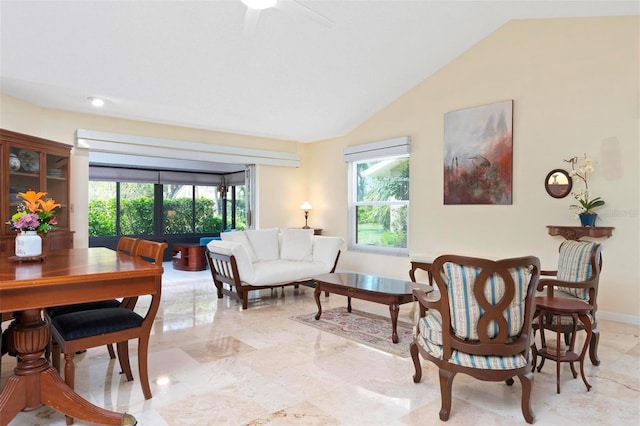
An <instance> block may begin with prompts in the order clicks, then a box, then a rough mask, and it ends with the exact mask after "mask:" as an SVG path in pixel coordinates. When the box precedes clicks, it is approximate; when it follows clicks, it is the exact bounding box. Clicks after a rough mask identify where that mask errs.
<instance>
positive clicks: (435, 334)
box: [418, 309, 442, 345]
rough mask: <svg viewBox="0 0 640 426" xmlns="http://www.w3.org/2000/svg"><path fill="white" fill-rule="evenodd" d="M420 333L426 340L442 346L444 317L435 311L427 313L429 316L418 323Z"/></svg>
mask: <svg viewBox="0 0 640 426" xmlns="http://www.w3.org/2000/svg"><path fill="white" fill-rule="evenodd" d="M418 332H419V333H420V336H422V337H423V338H424V339H425V340H428V341H429V342H431V343H434V344H436V345H442V316H440V312H438V311H436V310H435V309H431V310H428V311H427V314H426V315H425V316H424V317H423V318H420V320H419V321H418Z"/></svg>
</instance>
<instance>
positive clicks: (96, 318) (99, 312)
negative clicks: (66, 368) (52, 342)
mask: <svg viewBox="0 0 640 426" xmlns="http://www.w3.org/2000/svg"><path fill="white" fill-rule="evenodd" d="M142 320H143V318H142V317H141V316H140V315H138V314H136V313H135V312H133V311H131V310H129V309H125V308H104V309H93V310H90V311H78V312H72V313H69V314H64V315H58V316H56V317H54V318H53V319H52V320H51V326H52V327H55V328H56V330H58V332H59V333H60V335H61V336H62V338H63V339H64V340H75V339H81V338H83V337H89V336H97V335H100V334H105V333H112V332H114V331H120V330H126V329H129V328H135V327H140V325H141V324H142Z"/></svg>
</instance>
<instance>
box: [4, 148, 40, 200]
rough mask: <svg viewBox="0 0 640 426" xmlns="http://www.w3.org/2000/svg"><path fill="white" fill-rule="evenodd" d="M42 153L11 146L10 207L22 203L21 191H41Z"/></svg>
mask: <svg viewBox="0 0 640 426" xmlns="http://www.w3.org/2000/svg"><path fill="white" fill-rule="evenodd" d="M42 155H43V154H42V153H41V152H38V151H31V150H28V149H21V148H13V147H11V148H9V170H10V171H9V208H10V210H11V211H12V212H15V211H16V207H17V206H18V204H20V200H19V199H18V198H17V197H18V193H19V192H25V191H28V190H30V189H32V190H34V191H41V189H40V188H41V182H40V160H41V157H42Z"/></svg>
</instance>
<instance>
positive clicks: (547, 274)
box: [540, 271, 558, 277]
mask: <svg viewBox="0 0 640 426" xmlns="http://www.w3.org/2000/svg"><path fill="white" fill-rule="evenodd" d="M540 275H545V276H554V277H555V276H556V275H558V271H540Z"/></svg>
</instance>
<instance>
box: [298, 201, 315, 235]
mask: <svg viewBox="0 0 640 426" xmlns="http://www.w3.org/2000/svg"><path fill="white" fill-rule="evenodd" d="M312 208H313V207H311V203H309V202H308V201H305V202H304V203H302V205H301V206H300V210H304V227H303V228H302V229H309V225H307V220H308V219H309V210H311V209H312Z"/></svg>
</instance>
